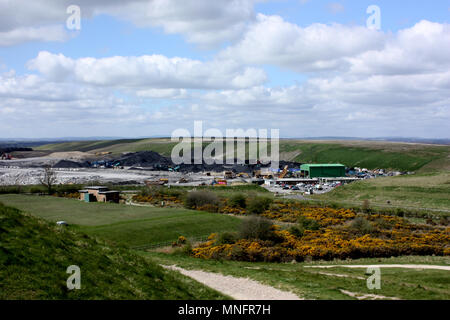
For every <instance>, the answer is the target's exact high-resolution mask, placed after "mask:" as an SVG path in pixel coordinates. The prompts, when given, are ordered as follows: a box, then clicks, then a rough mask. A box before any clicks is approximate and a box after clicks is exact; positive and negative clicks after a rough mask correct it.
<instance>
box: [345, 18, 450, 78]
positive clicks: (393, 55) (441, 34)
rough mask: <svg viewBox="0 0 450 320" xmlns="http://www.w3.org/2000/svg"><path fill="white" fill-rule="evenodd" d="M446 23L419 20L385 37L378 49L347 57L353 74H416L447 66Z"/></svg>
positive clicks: (449, 42) (449, 31) (448, 29)
mask: <svg viewBox="0 0 450 320" xmlns="http://www.w3.org/2000/svg"><path fill="white" fill-rule="evenodd" d="M449 53H450V24H440V23H433V22H430V21H426V20H424V21H420V22H419V23H417V24H416V25H414V26H413V27H411V28H407V29H403V30H400V31H399V32H398V34H396V35H394V36H391V37H389V38H388V39H387V40H386V44H385V46H384V47H383V48H382V49H380V50H370V51H367V52H364V53H362V54H360V55H357V56H354V57H351V58H349V59H348V61H349V63H350V64H351V72H352V73H355V74H366V75H373V74H386V75H389V74H391V75H395V74H418V73H435V72H443V71H445V70H448V69H449V68H450V54H449Z"/></svg>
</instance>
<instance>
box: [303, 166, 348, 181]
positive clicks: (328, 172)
mask: <svg viewBox="0 0 450 320" xmlns="http://www.w3.org/2000/svg"><path fill="white" fill-rule="evenodd" d="M300 170H301V172H302V173H303V174H304V176H305V177H308V178H310V179H312V178H339V177H345V166H344V165H342V164H302V165H301V166H300Z"/></svg>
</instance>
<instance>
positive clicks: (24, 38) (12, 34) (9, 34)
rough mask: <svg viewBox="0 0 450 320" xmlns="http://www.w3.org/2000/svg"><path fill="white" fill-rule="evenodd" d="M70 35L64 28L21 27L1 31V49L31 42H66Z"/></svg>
mask: <svg viewBox="0 0 450 320" xmlns="http://www.w3.org/2000/svg"><path fill="white" fill-rule="evenodd" d="M67 39H69V35H68V34H67V33H66V31H65V30H64V28H63V27H62V26H44V27H36V28H31V27H20V28H17V29H13V30H9V31H0V47H9V46H13V45H16V44H20V43H23V42H30V41H66V40H67Z"/></svg>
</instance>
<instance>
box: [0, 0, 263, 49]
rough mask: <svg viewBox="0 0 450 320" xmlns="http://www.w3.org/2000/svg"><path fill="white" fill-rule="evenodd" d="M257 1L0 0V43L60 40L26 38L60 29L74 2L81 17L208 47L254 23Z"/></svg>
mask: <svg viewBox="0 0 450 320" xmlns="http://www.w3.org/2000/svg"><path fill="white" fill-rule="evenodd" d="M256 1H258V0H214V1H210V0H195V1H179V0H109V1H103V0H78V1H76V2H75V3H74V2H73V1H72V0H34V1H28V0H0V45H5V44H4V43H6V45H11V44H16V43H20V42H25V41H29V40H41V41H53V40H58V41H59V40H60V39H61V37H60V35H58V37H56V35H55V37H56V39H55V38H54V37H50V36H49V35H47V36H43V37H39V38H32V39H30V35H29V36H28V37H24V36H23V35H22V33H23V32H24V30H27V32H28V34H35V33H36V32H37V31H39V28H41V27H44V26H45V27H46V28H57V27H60V28H62V29H63V28H64V27H65V25H66V20H67V18H68V17H69V14H67V12H66V9H67V7H68V6H69V5H73V4H76V5H78V6H79V7H80V9H81V16H82V19H86V18H91V17H94V16H96V15H101V14H107V15H112V16H115V17H117V18H119V19H122V20H126V21H131V22H132V23H134V24H135V25H137V26H139V27H161V28H163V29H164V31H165V32H167V33H177V34H182V35H184V36H185V37H186V39H187V40H188V41H189V42H192V43H196V44H199V45H201V46H205V47H209V46H213V45H217V44H219V43H222V42H223V41H232V40H235V39H237V38H238V37H239V35H240V34H241V33H242V32H243V31H244V30H245V28H246V26H247V24H248V23H249V22H251V21H253V20H254V17H255V13H254V11H253V6H254V3H255V2H256Z"/></svg>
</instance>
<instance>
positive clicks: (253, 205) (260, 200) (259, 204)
mask: <svg viewBox="0 0 450 320" xmlns="http://www.w3.org/2000/svg"><path fill="white" fill-rule="evenodd" d="M272 202H273V200H272V199H271V198H266V197H256V198H252V199H250V201H249V203H248V205H247V210H248V212H249V213H252V214H261V213H263V212H264V211H266V210H267V209H269V208H270V205H271V204H272Z"/></svg>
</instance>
